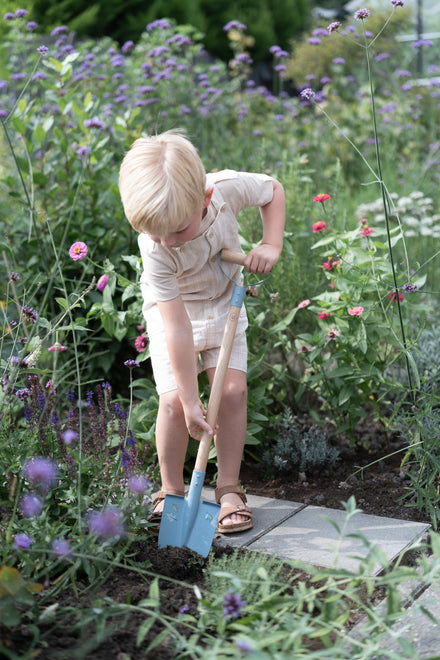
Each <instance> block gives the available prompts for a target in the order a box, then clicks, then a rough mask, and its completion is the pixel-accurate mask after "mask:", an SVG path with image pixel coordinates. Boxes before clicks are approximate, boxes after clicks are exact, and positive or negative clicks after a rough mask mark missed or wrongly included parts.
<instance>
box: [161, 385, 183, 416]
mask: <svg viewBox="0 0 440 660" xmlns="http://www.w3.org/2000/svg"><path fill="white" fill-rule="evenodd" d="M159 405H160V408H161V410H162V412H163V413H164V414H165V415H166V416H167V417H168V418H169V419H171V420H179V419H181V418H183V417H184V415H183V408H182V403H181V401H180V398H179V395H178V393H177V390H172V391H171V392H166V394H161V396H160V402H159Z"/></svg>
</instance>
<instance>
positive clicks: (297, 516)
mask: <svg viewBox="0 0 440 660" xmlns="http://www.w3.org/2000/svg"><path fill="white" fill-rule="evenodd" d="M203 497H204V498H206V499H213V494H212V491H211V489H204V491H203ZM247 498H248V504H249V506H250V507H251V509H252V510H253V512H254V527H253V529H251V530H249V531H247V532H241V533H237V534H216V536H215V539H214V541H215V543H216V545H222V546H230V547H234V548H240V547H247V548H249V549H250V550H256V551H261V552H266V553H268V554H276V555H277V556H278V557H280V558H283V559H294V560H298V561H304V562H307V563H310V564H313V565H314V566H318V567H322V568H344V569H346V570H349V571H356V570H357V568H358V566H359V562H360V561H361V560H362V559H364V558H366V557H367V555H368V552H369V547H368V543H370V544H374V545H375V546H377V552H378V553H382V555H383V557H384V559H386V560H388V561H393V559H395V558H396V557H397V556H398V555H400V554H401V553H402V552H403V551H404V550H406V549H407V548H409V547H410V546H411V545H412V544H413V543H415V542H416V541H417V540H418V539H420V538H421V537H423V535H424V534H425V533H426V532H427V530H428V529H429V527H430V525H428V524H425V523H416V522H411V521H407V520H398V519H394V518H384V517H381V516H371V515H368V514H365V513H355V514H354V515H353V516H351V517H350V519H349V520H348V521H347V514H346V511H345V510H340V509H328V508H325V507H319V506H311V505H304V504H300V503H298V502H289V501H286V500H273V499H270V498H268V497H260V496H257V495H248V496H247ZM329 519H330V520H332V521H333V524H332V522H330V520H329ZM335 525H336V526H337V528H336V527H335ZM338 530H339V531H338ZM342 532H343V537H342V538H341V533H342ZM359 533H360V534H361V535H363V536H364V537H365V539H366V541H367V542H368V543H364V542H363V541H362V538H360V536H359ZM381 568H382V562H381V561H380V558H379V557H377V560H376V561H374V562H372V570H371V574H372V575H375V574H377V573H378V572H380V570H381Z"/></svg>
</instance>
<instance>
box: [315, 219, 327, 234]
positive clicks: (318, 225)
mask: <svg viewBox="0 0 440 660" xmlns="http://www.w3.org/2000/svg"><path fill="white" fill-rule="evenodd" d="M323 229H327V225H326V224H325V222H324V220H320V221H319V222H315V223H314V225H313V226H312V230H313V233H314V234H317V233H318V232H319V231H322V230H323Z"/></svg>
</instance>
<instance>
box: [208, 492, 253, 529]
mask: <svg viewBox="0 0 440 660" xmlns="http://www.w3.org/2000/svg"><path fill="white" fill-rule="evenodd" d="M215 500H216V502H217V503H218V504H220V505H221V509H220V513H219V517H218V524H217V531H219V532H221V533H222V534H233V533H235V532H244V531H245V530H247V529H251V528H252V527H253V526H254V521H253V517H252V511H251V510H250V508H249V507H248V506H246V504H245V503H246V495H245V494H244V492H243V489H242V488H241V486H240V484H237V485H235V486H222V487H221V488H216V489H215Z"/></svg>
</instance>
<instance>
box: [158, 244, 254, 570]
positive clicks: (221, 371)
mask: <svg viewBox="0 0 440 660" xmlns="http://www.w3.org/2000/svg"><path fill="white" fill-rule="evenodd" d="M220 256H221V259H222V260H223V261H227V262H229V263H237V264H242V265H243V263H244V259H245V256H246V255H245V254H241V253H238V252H232V251H231V250H223V251H222V252H221V253H220ZM245 290H246V287H244V286H241V285H239V284H236V283H235V282H234V289H233V291H232V296H231V301H230V306H229V312H228V317H227V319H226V326H225V330H224V333H223V340H222V344H221V347H220V353H219V358H218V363H217V367H216V370H215V375H214V379H213V383H212V388H211V394H210V397H209V401H208V409H207V414H206V421H207V422H208V424H209V426H210V427H211V428H212V429H214V428H215V425H216V422H217V416H218V411H219V407H220V400H221V396H222V392H223V386H224V382H225V378H226V372H227V370H228V365H229V358H230V356H231V350H232V344H233V342H234V337H235V332H236V329H237V323H238V319H239V317H240V309H241V306H242V304H243V299H244V294H245ZM211 441H212V436H210V435H208V433H207V432H204V433H203V435H202V437H201V439H200V444H199V448H198V451H197V457H196V462H195V466H194V470H193V473H192V477H191V483H190V486H189V491H188V495H187V497H186V498H185V497H182V496H181V495H166V496H165V501H164V508H163V513H162V520H161V524H160V531H159V540H158V546H159V548H164V547H166V546H167V545H171V546H175V547H178V548H182V547H187V548H189V549H190V550H194V551H195V552H197V553H198V554H200V555H202V556H203V557H206V556H207V555H208V553H209V551H210V549H211V545H212V539H213V538H214V534H215V530H216V528H217V520H218V516H219V512H220V505H219V504H216V503H215V502H208V501H206V500H204V501H203V502H201V501H200V495H201V492H202V488H203V483H204V480H205V471H206V465H207V463H208V457H209V451H210V448H211Z"/></svg>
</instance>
